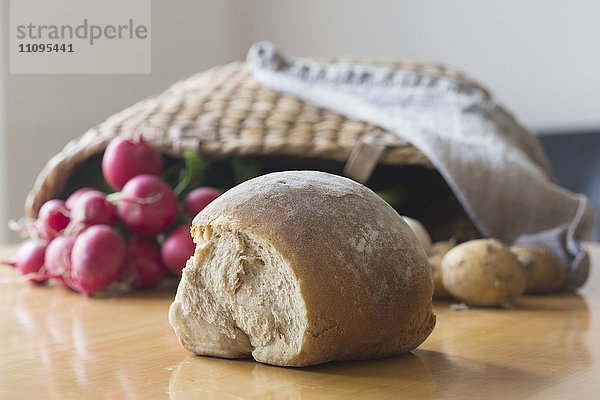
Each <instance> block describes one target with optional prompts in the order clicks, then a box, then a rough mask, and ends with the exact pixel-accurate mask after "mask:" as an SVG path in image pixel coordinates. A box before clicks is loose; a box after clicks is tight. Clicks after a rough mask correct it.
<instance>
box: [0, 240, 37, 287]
mask: <svg viewBox="0 0 600 400" xmlns="http://www.w3.org/2000/svg"><path fill="white" fill-rule="evenodd" d="M46 247H48V241H47V240H43V239H31V240H26V241H24V242H23V243H22V244H21V246H19V249H18V250H17V254H15V257H14V260H13V261H11V262H6V261H3V262H2V263H3V264H6V265H12V266H13V267H15V268H16V269H18V270H19V272H20V273H21V274H23V275H28V274H33V275H32V276H31V277H30V278H29V280H30V281H31V282H33V283H42V282H44V281H45V280H46V279H47V278H46V274H45V271H44V270H45V268H44V256H45V253H46Z"/></svg>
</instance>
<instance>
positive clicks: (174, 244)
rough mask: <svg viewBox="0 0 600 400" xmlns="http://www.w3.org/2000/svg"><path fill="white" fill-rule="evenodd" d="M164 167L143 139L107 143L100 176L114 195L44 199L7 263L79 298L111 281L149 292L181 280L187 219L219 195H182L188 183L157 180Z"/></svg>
mask: <svg viewBox="0 0 600 400" xmlns="http://www.w3.org/2000/svg"><path fill="white" fill-rule="evenodd" d="M186 165H187V163H186ZM163 169H164V162H163V157H162V155H161V154H160V153H159V152H158V151H157V150H156V149H154V148H153V147H151V146H150V145H149V144H147V143H146V142H145V141H144V140H143V139H142V137H141V135H140V136H139V137H135V138H124V137H117V138H115V139H113V140H112V141H111V142H110V143H109V145H108V146H107V148H106V151H105V153H104V156H103V159H102V173H103V175H104V179H105V180H106V182H107V183H108V184H109V185H110V186H111V187H112V188H114V189H115V190H117V191H118V192H115V193H111V194H106V193H103V192H101V191H99V190H96V189H93V188H82V189H79V190H77V191H75V192H74V193H72V194H71V195H70V196H69V197H68V198H67V199H66V201H62V200H58V199H54V200H49V201H47V202H46V203H45V204H44V205H43V206H42V207H41V208H40V211H39V215H38V219H37V221H35V223H34V224H33V228H34V234H33V235H32V236H34V238H32V239H29V240H27V241H25V242H23V244H21V246H20V248H19V250H18V251H17V253H16V255H15V257H14V260H12V261H11V262H5V263H6V264H10V265H13V266H14V267H15V268H17V269H18V270H19V271H20V272H21V273H22V274H24V275H26V276H27V277H28V278H29V280H30V281H32V282H34V283H43V282H45V281H47V280H53V281H55V282H56V283H57V284H58V285H60V286H64V287H67V288H71V289H74V290H76V291H78V292H80V293H82V294H84V295H91V294H93V293H96V292H98V291H100V290H102V289H104V288H106V287H107V286H109V285H111V284H113V283H118V284H120V285H122V286H126V287H129V288H148V287H151V286H154V285H156V284H157V283H158V282H160V281H162V280H163V279H164V278H166V277H167V276H168V275H169V274H175V275H181V271H182V270H183V268H184V267H185V264H186V262H187V260H188V259H189V258H190V257H191V256H192V255H193V253H194V248H195V245H194V243H193V241H192V237H191V235H190V224H191V218H192V217H193V216H194V215H196V214H197V213H198V212H200V211H201V210H202V209H203V208H204V207H205V206H206V205H208V204H209V203H210V202H211V201H212V200H214V199H215V198H217V197H218V196H219V194H220V192H219V191H217V190H216V189H213V188H209V187H200V188H196V189H194V190H191V191H188V192H187V193H186V194H185V195H183V193H184V190H182V189H187V188H184V187H185V186H186V185H187V184H189V179H187V181H186V182H180V184H179V185H178V186H177V187H176V188H175V189H173V188H172V187H171V186H170V185H169V184H168V183H167V182H165V181H164V180H163V179H161V177H160V175H161V174H162V173H163ZM184 180H185V179H184ZM182 185H183V186H182ZM178 195H179V196H178ZM180 200H181V201H180Z"/></svg>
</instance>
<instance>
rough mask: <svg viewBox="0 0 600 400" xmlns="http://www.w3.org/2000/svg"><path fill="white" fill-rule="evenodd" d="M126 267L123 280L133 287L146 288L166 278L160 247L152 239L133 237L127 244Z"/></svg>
mask: <svg viewBox="0 0 600 400" xmlns="http://www.w3.org/2000/svg"><path fill="white" fill-rule="evenodd" d="M126 249H127V266H126V269H125V274H124V277H123V280H124V281H126V282H128V283H130V284H131V286H133V287H138V288H148V287H151V286H154V285H156V284H157V283H158V282H160V281H162V280H163V279H164V278H165V277H166V276H167V273H168V272H167V269H166V268H165V266H164V265H163V262H162V260H161V258H160V247H159V245H158V243H156V242H155V241H154V240H152V239H146V238H141V237H134V238H133V239H131V240H130V241H129V242H127V246H126Z"/></svg>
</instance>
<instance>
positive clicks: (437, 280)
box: [429, 240, 456, 299]
mask: <svg viewBox="0 0 600 400" xmlns="http://www.w3.org/2000/svg"><path fill="white" fill-rule="evenodd" d="M455 244H456V243H455V242H454V241H453V240H451V241H447V242H436V243H434V244H433V245H432V246H431V248H430V251H429V253H430V255H429V264H431V268H432V270H433V286H434V289H433V297H434V298H436V299H449V298H452V296H450V293H448V291H447V290H446V288H444V285H442V271H441V266H442V258H443V257H444V255H445V254H446V253H447V252H448V250H450V249H451V248H453V247H454V245H455Z"/></svg>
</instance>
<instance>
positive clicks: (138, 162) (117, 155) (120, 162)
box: [102, 136, 164, 190]
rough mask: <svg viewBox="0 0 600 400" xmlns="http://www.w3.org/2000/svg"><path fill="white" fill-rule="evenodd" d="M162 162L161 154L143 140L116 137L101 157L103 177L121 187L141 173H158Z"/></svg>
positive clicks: (117, 187) (162, 164)
mask: <svg viewBox="0 0 600 400" xmlns="http://www.w3.org/2000/svg"><path fill="white" fill-rule="evenodd" d="M163 167H164V163H163V159H162V156H161V154H160V153H159V152H158V151H156V149H154V148H153V147H152V146H149V145H148V144H147V143H146V142H144V140H143V139H142V138H141V136H140V138H139V139H130V138H124V137H116V138H114V139H113V140H111V141H110V143H109V144H108V146H107V147H106V151H105V152H104V156H103V157H102V173H103V174H104V179H106V181H107V182H108V183H109V184H110V185H111V186H112V187H114V188H115V189H117V190H119V189H121V188H122V187H123V186H124V185H125V184H126V183H127V182H128V181H129V180H130V179H131V178H133V177H134V176H137V175H141V174H153V175H160V174H161V173H162V171H163Z"/></svg>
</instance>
